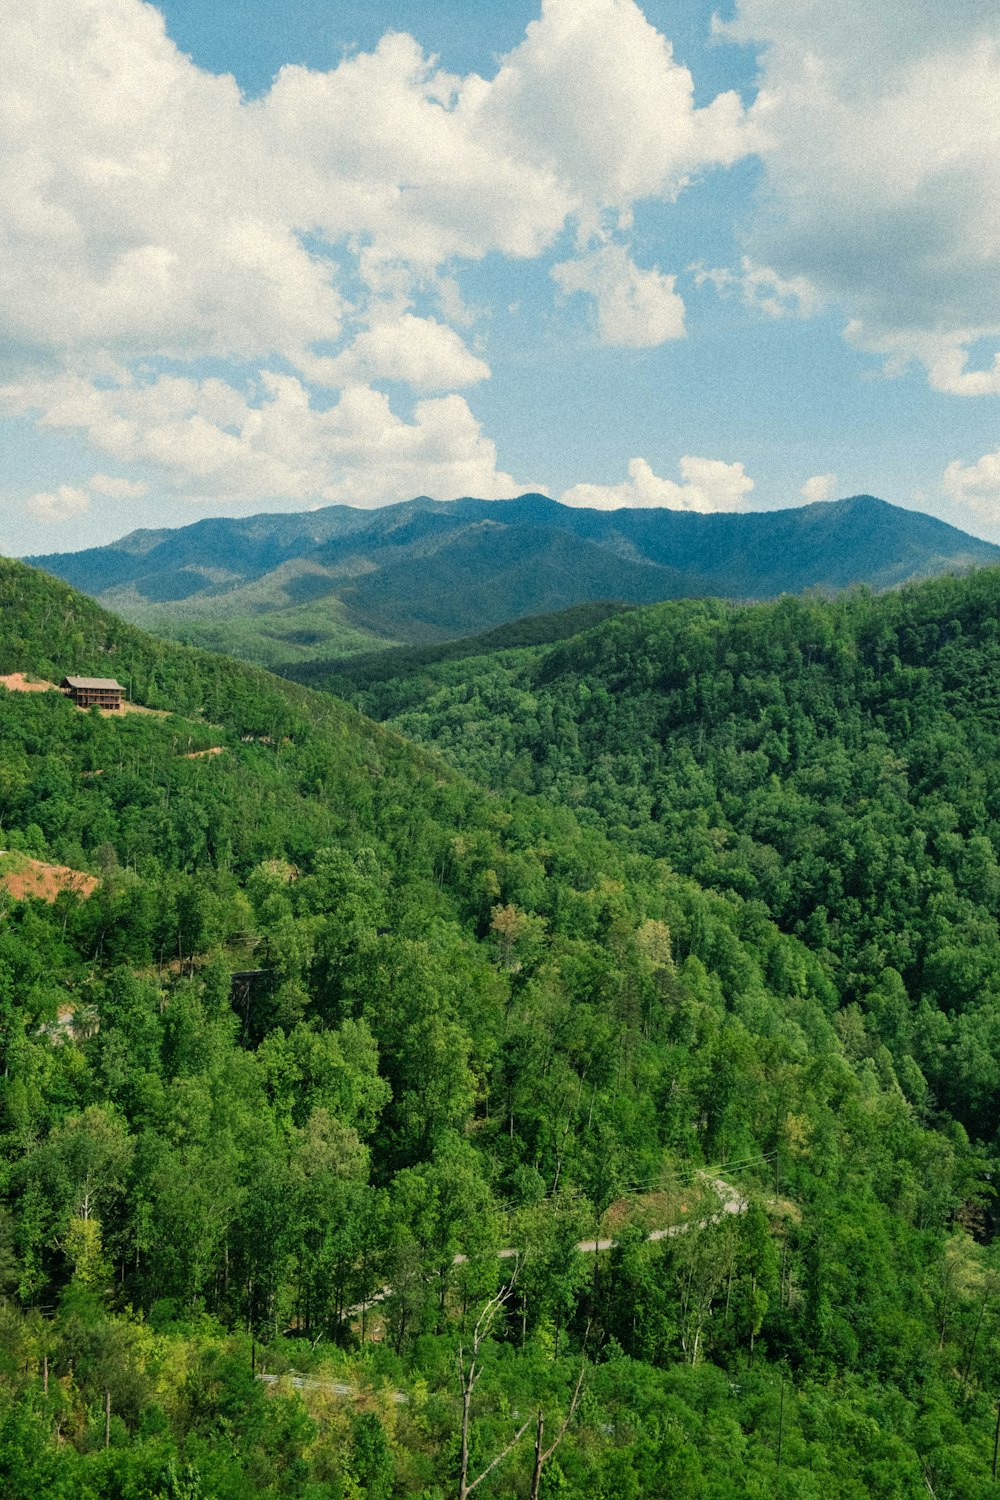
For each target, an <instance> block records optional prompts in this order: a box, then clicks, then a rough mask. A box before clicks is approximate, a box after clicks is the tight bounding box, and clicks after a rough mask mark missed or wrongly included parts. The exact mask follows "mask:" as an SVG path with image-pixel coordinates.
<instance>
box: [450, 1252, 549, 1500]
mask: <svg viewBox="0 0 1000 1500" xmlns="http://www.w3.org/2000/svg"><path fill="white" fill-rule="evenodd" d="M516 1277H517V1272H516V1271H515V1273H514V1275H513V1276H512V1277H511V1278H510V1280H509V1281H508V1282H506V1283H505V1284H504V1285H503V1286H502V1287H501V1288H500V1290H499V1291H498V1292H497V1294H496V1296H495V1297H491V1298H490V1300H489V1302H487V1304H486V1306H485V1307H484V1308H483V1310H482V1312H481V1313H480V1314H479V1317H478V1318H477V1320H476V1326H475V1328H474V1329H473V1330H472V1343H471V1348H470V1349H468V1350H467V1349H466V1347H465V1345H464V1344H460V1345H459V1347H458V1354H457V1356H456V1363H457V1365H458V1378H459V1383H460V1385H461V1388H462V1450H461V1458H460V1460H459V1476H458V1500H467V1497H468V1496H469V1495H471V1494H472V1492H473V1490H474V1489H476V1488H477V1486H479V1485H480V1484H482V1482H483V1480H484V1479H485V1478H486V1476H487V1474H492V1472H493V1470H494V1469H495V1468H496V1467H497V1465H498V1464H500V1463H503V1460H504V1459H505V1458H506V1457H507V1455H508V1454H509V1453H512V1452H513V1450H514V1449H515V1448H516V1447H517V1445H518V1443H519V1442H520V1441H521V1439H522V1437H523V1436H524V1434H525V1433H526V1432H527V1430H528V1427H529V1426H530V1420H531V1419H530V1418H529V1419H528V1421H527V1422H525V1423H524V1425H523V1426H521V1427H519V1428H518V1429H517V1431H516V1432H515V1434H514V1436H513V1437H512V1438H511V1440H510V1442H509V1443H508V1444H507V1446H506V1448H503V1449H501V1451H500V1452H499V1453H498V1454H497V1456H496V1457H495V1458H494V1459H492V1460H491V1462H490V1463H488V1464H487V1465H486V1468H485V1469H483V1471H482V1473H481V1474H478V1475H477V1476H476V1478H475V1479H470V1478H469V1425H470V1422H471V1417H472V1395H473V1392H474V1391H475V1389H476V1386H477V1385H478V1384H479V1380H480V1377H481V1376H482V1373H483V1362H482V1359H481V1358H480V1355H481V1352H482V1347H483V1344H484V1343H485V1342H486V1340H487V1339H488V1338H489V1336H490V1331H491V1329H492V1327H493V1324H494V1322H495V1321H496V1318H497V1316H498V1314H499V1313H500V1312H501V1311H502V1309H503V1308H504V1307H506V1305H507V1303H508V1302H509V1301H510V1299H511V1297H512V1296H513V1293H514V1282H515V1280H516Z"/></svg>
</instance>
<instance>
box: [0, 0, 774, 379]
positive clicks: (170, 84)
mask: <svg viewBox="0 0 1000 1500" xmlns="http://www.w3.org/2000/svg"><path fill="white" fill-rule="evenodd" d="M0 70H2V82H3V85H4V87H3V90H2V92H0V101H2V103H0V110H2V125H3V129H2V132H0V138H2V140H3V141H4V142H5V143H6V144H5V147H4V148H3V150H2V152H0V189H2V192H3V199H4V203H5V214H4V220H3V225H2V228H0V234H2V241H0V253H2V255H3V259H4V263H5V265H6V266H7V268H8V273H9V274H8V276H7V277H6V278H5V279H4V283H3V286H4V287H6V288H7V289H8V290H7V292H6V294H4V293H3V292H2V291H0V320H2V322H3V323H4V324H6V327H7V330H8V332H9V333H12V334H14V335H15V336H16V337H17V338H19V339H21V340H23V341H25V342H26V343H28V344H29V345H30V344H39V345H42V346H45V347H49V348H54V349H58V350H67V349H76V350H78V351H80V350H88V349H89V350H94V349H97V348H105V347H109V346H110V347H112V348H114V349H115V350H116V351H117V352H118V353H119V354H128V353H130V352H143V351H146V352H148V351H152V352H155V353H159V354H163V353H168V354H173V355H175V356H177V357H182V356H186V355H194V354H212V355H218V354H234V355H238V356H242V357H248V358H252V357H254V356H261V355H267V354H270V353H273V352H274V351H280V352H282V353H284V354H286V355H288V356H289V357H292V358H294V357H295V356H297V355H299V354H300V353H302V351H303V350H306V349H308V348H310V347H311V346H312V345H314V344H316V343H317V342H329V341H330V340H333V339H336V338H337V336H338V334H339V332H340V329H341V324H342V318H343V314H344V311H345V309H344V304H343V300H342V296H341V294H340V292H339V291H338V289H337V282H338V262H337V260H336V259H331V257H330V256H329V255H328V254H326V253H324V246H327V247H340V249H342V250H344V248H345V247H347V250H345V253H348V251H349V246H350V244H355V245H360V244H364V245H365V246H366V247H367V249H368V251H369V253H370V257H371V260H372V263H373V264H386V263H394V264H396V265H397V266H402V267H404V268H407V269H408V270H409V271H411V272H413V271H415V270H419V271H421V272H425V273H428V272H429V273H432V272H434V271H435V270H436V269H437V268H439V267H441V266H442V265H444V264H445V263H446V262H447V261H448V260H450V259H452V258H454V257H456V256H458V257H466V258H471V259H475V258H480V257H482V256H484V255H486V254H488V253H490V252H493V251H498V252H500V253H502V254H505V255H508V256H522V257H524V256H534V255H537V254H539V253H540V252H541V251H542V250H543V249H544V248H545V247H546V246H547V245H549V244H551V243H552V242H553V240H554V238H555V236H556V235H557V234H558V233H559V232H560V230H561V229H562V227H563V225H564V224H565V223H566V221H567V219H568V218H569V217H571V216H577V217H579V218H585V219H593V217H594V216H595V215H596V214H599V213H600V212H601V211H602V210H604V209H607V208H609V207H625V208H627V207H628V206H630V205H631V204H632V203H634V202H635V201H636V200H638V199H640V198H643V197H649V196H662V195H669V194H673V193H676V192H677V191H679V190H680V188H681V187H682V186H683V184H684V183H685V182H686V181H687V180H688V179H689V178H690V177H691V176H692V174H694V173H696V172H697V171H699V170H702V169H703V168H705V167H708V166H711V165H713V164H720V163H722V164H724V163H728V162H731V161H733V160H735V159H736V158H737V157H738V156H740V155H741V154H743V153H745V151H746V150H747V149H749V147H750V145H751V140H752V138H751V135H750V132H749V130H748V127H747V124H746V118H745V114H744V111H743V109H742V106H741V105H740V102H739V100H738V98H737V96H736V95H735V94H732V93H729V94H723V95H720V96H719V97H718V98H717V99H715V100H714V101H713V102H712V103H710V104H709V105H708V106H706V107H705V108H696V107H695V104H694V98H693V86H692V80H691V75H690V73H689V72H688V70H687V69H686V68H684V67H682V66H680V65H679V64H677V63H676V62H675V61H674V60H673V57H672V55H671V50H670V45H669V43H668V42H667V41H666V40H665V39H664V38H663V37H662V36H660V35H659V34H658V33H657V32H656V31H655V29H654V28H653V27H652V26H651V25H650V24H649V22H648V21H647V20H646V19H645V17H644V16H643V15H642V12H641V10H640V9H639V8H638V6H637V5H636V4H634V3H633V0H545V3H544V4H543V6H542V13H541V17H540V19H539V20H537V21H535V22H533V23H532V25H530V26H529V27H528V29H527V34H526V36H525V39H524V41H523V42H522V43H521V45H520V46H519V47H517V48H515V49H514V50H513V51H512V52H511V53H510V54H508V56H507V57H506V58H505V59H503V61H502V63H501V65H500V67H499V70H498V72H497V75H496V77H495V78H494V79H492V80H485V79H483V78H480V77H479V76H478V75H475V74H471V75H469V76H468V77H466V78H459V77H456V76H453V75H450V74H447V73H444V72H443V71H441V70H440V69H439V68H438V67H437V66H436V64H435V63H434V62H433V60H431V59H429V58H427V57H426V56H425V55H424V53H423V51H422V49H421V47H420V46H419V44H418V43H417V42H416V41H415V40H414V39H413V38H412V37H409V36H406V35H402V34H393V35H389V36H386V37H385V38H383V40H382V42H381V43H380V44H379V46H378V47H377V48H376V49H375V50H374V51H373V52H371V53H362V54H359V55H356V56H352V57H348V58H346V59H344V60H343V61H342V62H341V63H340V64H339V65H338V66H337V67H336V68H333V69H331V70H330V71H329V72H317V71H313V70H310V69H307V68H304V67H285V68H283V69H282V70H281V72H280V73H279V75H278V77H277V79H276V80H275V82H274V84H273V86H272V88H271V89H270V91H269V92H268V93H267V94H266V95H265V96H264V97H263V98H262V99H260V100H256V101H253V102H252V103H245V102H243V101H242V100H241V98H240V94H239V91H238V89H237V87H236V84H235V83H234V81H233V79H232V78H229V77H217V76H214V75H212V74H209V73H206V72H205V71H203V70H201V69H199V68H197V67H196V66H195V65H194V64H193V63H192V62H191V60H190V59H189V58H187V57H185V56H184V55H183V54H181V53H180V52H179V51H178V50H177V48H176V47H175V46H174V45H173V43H172V42H171V41H170V39H169V38H168V36H167V35H166V32H165V28H164V24H163V19H162V17H161V16H160V15H159V13H158V12H157V11H156V10H155V9H153V7H152V6H150V5H145V4H142V3H140V0H86V3H82V4H79V5H73V6H70V7H67V6H66V5H65V4H64V3H63V0H26V3H25V4H23V5H22V6H20V7H18V8H17V12H16V14H15V15H13V16H12V17H11V18H10V20H9V22H8V24H7V27H6V30H5V37H4V49H3V56H2V62H0ZM56 76H57V77H58V78H59V108H58V109H53V108H52V94H51V86H52V79H53V77H56ZM306 234H308V235H309V236H310V244H311V245H312V248H311V249H309V248H306V245H305V243H304V240H303V237H304V235H306ZM411 332H412V330H411Z"/></svg>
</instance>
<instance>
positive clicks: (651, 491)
mask: <svg viewBox="0 0 1000 1500" xmlns="http://www.w3.org/2000/svg"><path fill="white" fill-rule="evenodd" d="M679 467H680V472H681V479H682V480H683V483H681V484H677V482H676V481H675V480H673V479H661V478H660V477H659V475H657V474H654V473H653V470H652V469H651V468H650V466H649V464H648V463H647V462H646V460H645V459H644V458H633V459H632V460H631V462H630V463H629V466H628V472H629V477H628V479H627V480H626V481H625V482H624V483H623V484H612V485H602V484H575V485H574V486H573V487H572V489H569V490H567V491H566V493H565V494H564V495H562V496H561V499H562V502H563V504H564V505H581V506H587V507H589V508H591V509H594V510H619V509H621V508H622V506H626V505H627V506H642V507H654V506H663V507H665V508H666V509H668V510H695V511H701V512H702V513H707V512H709V511H715V510H726V511H735V510H745V509H746V496H747V495H748V494H749V493H750V491H751V490H752V489H753V480H752V479H751V478H749V476H748V475H747V474H746V473H745V472H744V470H743V465H742V464H727V463H724V462H723V461H722V460H721V459H718V458H696V457H694V456H693V455H690V454H689V455H686V456H685V457H684V458H682V459H681V461H680V465H679Z"/></svg>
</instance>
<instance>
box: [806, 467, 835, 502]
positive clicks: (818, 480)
mask: <svg viewBox="0 0 1000 1500" xmlns="http://www.w3.org/2000/svg"><path fill="white" fill-rule="evenodd" d="M836 483H837V476H836V474H814V475H813V476H812V478H811V479H807V480H806V482H805V484H804V485H803V486H802V488H801V490H800V491H799V494H800V495H801V496H802V498H803V500H806V501H807V502H808V503H809V504H812V503H813V501H815V500H829V498H830V496H831V495H832V494H833V491H834V488H835V486H836Z"/></svg>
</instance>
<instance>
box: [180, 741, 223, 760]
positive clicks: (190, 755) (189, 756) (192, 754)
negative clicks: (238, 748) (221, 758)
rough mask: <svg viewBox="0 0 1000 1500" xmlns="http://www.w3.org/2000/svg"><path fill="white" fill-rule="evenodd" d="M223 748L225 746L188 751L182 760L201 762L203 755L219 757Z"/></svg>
mask: <svg viewBox="0 0 1000 1500" xmlns="http://www.w3.org/2000/svg"><path fill="white" fill-rule="evenodd" d="M225 748H226V747H225V745H212V746H210V748H209V749H208V750H188V751H187V753H186V754H185V755H184V756H183V757H182V759H184V760H201V758H202V756H203V755H221V754H222V752H223V750H225Z"/></svg>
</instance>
